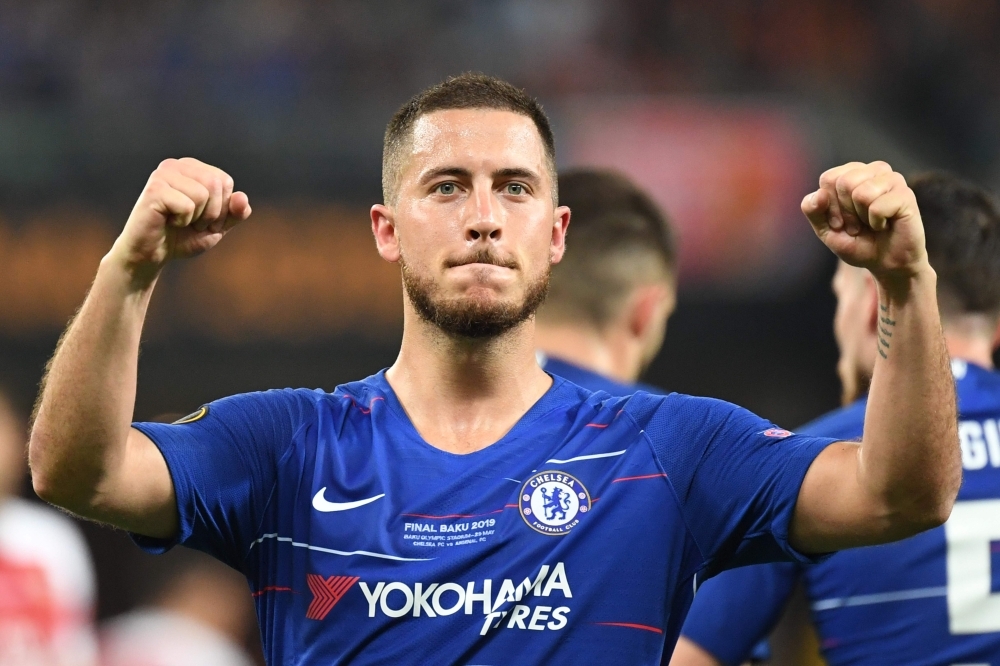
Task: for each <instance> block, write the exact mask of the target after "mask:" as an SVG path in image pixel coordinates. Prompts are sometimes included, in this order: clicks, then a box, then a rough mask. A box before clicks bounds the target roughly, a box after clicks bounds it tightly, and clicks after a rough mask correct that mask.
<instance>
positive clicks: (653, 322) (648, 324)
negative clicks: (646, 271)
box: [628, 283, 672, 338]
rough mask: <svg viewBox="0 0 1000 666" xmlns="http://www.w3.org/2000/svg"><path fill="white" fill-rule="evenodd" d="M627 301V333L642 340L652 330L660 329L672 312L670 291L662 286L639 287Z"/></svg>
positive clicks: (647, 285) (646, 285)
mask: <svg viewBox="0 0 1000 666" xmlns="http://www.w3.org/2000/svg"><path fill="white" fill-rule="evenodd" d="M629 300H630V302H631V303H630V305H629V315H628V325H629V332H631V333H632V335H633V336H634V337H636V338H644V337H645V336H646V334H647V332H648V331H650V330H651V329H653V328H656V329H660V328H662V327H663V324H662V322H663V321H666V319H667V317H669V316H670V313H671V311H672V307H671V298H670V290H669V289H668V288H667V287H666V286H665V285H662V284H655V283H654V284H644V285H640V286H638V287H636V288H635V289H634V290H633V292H632V298H631V299H629Z"/></svg>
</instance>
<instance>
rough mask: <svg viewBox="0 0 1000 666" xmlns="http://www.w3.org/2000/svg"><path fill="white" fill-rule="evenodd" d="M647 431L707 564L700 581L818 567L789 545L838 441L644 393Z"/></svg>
mask: <svg viewBox="0 0 1000 666" xmlns="http://www.w3.org/2000/svg"><path fill="white" fill-rule="evenodd" d="M628 411H630V412H631V413H632V414H633V417H634V418H636V420H637V422H638V423H639V424H640V425H643V424H644V425H643V427H644V429H645V431H646V436H647V437H648V438H649V440H650V443H651V445H652V448H653V453H654V455H655V456H656V458H657V459H658V461H659V462H660V465H661V466H662V467H663V470H664V472H666V474H667V478H668V480H669V482H670V484H671V486H672V487H673V489H674V492H675V494H676V497H677V500H678V502H679V503H680V505H681V510H682V513H683V515H684V518H685V520H686V522H687V528H688V530H689V532H690V534H691V535H692V537H693V539H694V541H695V544H696V545H697V546H698V549H699V550H700V552H701V554H702V557H703V558H704V565H703V567H702V568H701V573H700V575H699V578H708V577H710V576H712V575H714V574H716V573H718V572H719V571H721V570H723V569H725V568H730V567H735V566H742V565H745V564H754V563H762V562H774V561H785V560H792V561H798V562H813V561H816V560H815V559H814V558H811V557H809V556H806V555H804V554H802V553H799V552H798V551H796V550H795V549H794V548H792V546H791V545H789V543H788V531H789V528H790V526H791V521H792V515H793V513H794V511H795V503H796V501H797V500H798V495H799V488H800V487H801V486H802V480H803V479H804V478H805V474H806V471H808V469H809V466H810V465H811V464H812V462H813V460H815V458H816V456H817V455H819V453H820V452H821V451H822V450H823V449H824V448H826V447H827V446H828V445H829V444H831V443H832V442H834V441H836V440H834V439H831V438H824V437H806V436H804V435H795V434H794V433H791V432H789V431H787V430H783V429H781V428H779V427H777V426H775V425H774V424H773V423H770V422H768V421H766V420H764V419H762V418H760V417H758V416H756V415H754V414H752V413H751V412H749V411H747V410H745V409H742V408H740V407H737V406H736V405H733V404H730V403H728V402H724V401H721V400H713V399H709V398H694V397H690V396H684V395H679V394H671V395H669V396H666V397H663V398H657V397H656V396H650V395H647V394H637V395H636V396H635V397H634V398H633V400H631V401H630V403H629V408H628Z"/></svg>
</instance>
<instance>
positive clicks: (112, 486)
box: [28, 158, 250, 538]
mask: <svg viewBox="0 0 1000 666" xmlns="http://www.w3.org/2000/svg"><path fill="white" fill-rule="evenodd" d="M249 215H250V205H249V202H248V200H247V197H246V195H245V194H243V193H241V192H235V193H234V192H233V180H232V178H230V177H229V176H228V175H227V174H226V173H225V172H223V171H221V170H220V169H217V168H215V167H212V166H209V165H207V164H204V163H202V162H199V161H198V160H195V159H191V158H184V159H181V160H165V161H164V162H162V163H161V164H160V166H159V167H158V168H157V169H156V171H154V172H153V174H152V175H151V176H150V178H149V181H148V182H147V183H146V187H145V188H144V189H143V191H142V194H141V195H140V196H139V200H138V201H137V202H136V205H135V208H133V209H132V213H131V215H129V219H128V222H127V223H126V224H125V228H124V230H123V231H122V233H121V235H120V236H119V237H118V240H117V241H115V244H114V246H113V247H112V248H111V251H110V252H108V254H107V255H106V256H105V257H104V258H103V259H102V260H101V265H100V268H99V269H98V271H97V276H96V278H95V279H94V283H93V285H92V286H91V289H90V293H89V294H88V296H87V298H86V300H85V301H84V303H83V306H82V307H81V308H80V311H79V312H78V313H77V315H76V317H74V319H73V321H72V322H71V323H70V325H69V327H68V328H67V330H66V332H65V333H64V334H63V337H62V339H61V340H60V342H59V345H58V347H57V348H56V353H55V355H54V356H53V358H52V360H51V361H50V362H49V366H48V369H47V372H46V377H45V379H44V380H43V384H42V391H41V394H40V396H39V399H38V404H37V407H36V409H35V415H34V419H33V424H32V429H31V438H30V441H29V445H28V456H29V462H30V464H31V477H32V483H33V485H34V488H35V492H36V493H37V494H38V496H39V497H41V498H42V499H44V500H46V501H48V502H51V503H53V504H56V505H59V506H61V507H63V508H65V509H68V510H70V511H72V512H74V513H76V514H79V515H81V516H84V517H86V518H90V519H93V520H98V521H101V522H105V523H109V524H112V525H115V526H117V527H121V528H123V529H126V530H129V531H132V532H136V533H139V534H145V535H147V536H152V537H159V538H171V537H173V536H174V535H175V534H176V532H177V526H178V518H177V508H176V502H175V498H174V489H173V484H172V482H171V478H170V474H169V472H168V470H167V465H166V462H165V461H164V459H163V456H162V455H161V454H160V451H159V449H157V448H156V446H155V445H154V444H153V443H152V442H151V441H150V440H149V438H147V437H146V436H145V435H143V434H142V433H140V432H139V431H138V430H134V429H133V428H131V425H130V424H131V422H132V411H133V409H134V406H135V388H136V374H137V366H138V357H139V340H140V336H141V333H142V324H143V321H144V319H145V315H146V308H147V306H148V304H149V298H150V296H151V295H152V292H153V287H154V286H155V284H156V280H157V278H158V276H159V274H160V271H161V270H162V269H163V267H164V266H165V265H166V263H167V262H168V261H170V260H171V259H175V258H182V257H189V256H193V255H196V254H200V253H201V252H204V251H205V250H207V249H209V248H211V247H213V246H214V245H215V244H216V243H218V242H219V240H220V239H221V238H222V236H223V235H225V233H226V232H227V231H228V230H229V229H230V228H232V227H233V226H234V225H235V224H237V223H239V222H241V221H243V220H245V219H246V218H247V217H248V216H249Z"/></svg>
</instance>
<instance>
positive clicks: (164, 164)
mask: <svg viewBox="0 0 1000 666" xmlns="http://www.w3.org/2000/svg"><path fill="white" fill-rule="evenodd" d="M176 164H177V160H176V159H174V158H173V157H168V158H167V159H165V160H163V161H161V162H160V164H159V165H158V166H157V167H156V168H157V169H172V168H173V167H174V165H176Z"/></svg>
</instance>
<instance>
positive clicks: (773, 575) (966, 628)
mask: <svg viewBox="0 0 1000 666" xmlns="http://www.w3.org/2000/svg"><path fill="white" fill-rule="evenodd" d="M912 188H913V191H914V192H915V194H916V199H917V203H918V205H919V206H920V211H921V216H922V218H923V220H924V226H925V230H926V235H927V252H928V255H929V258H930V263H931V265H932V266H933V267H934V269H935V270H936V271H937V274H938V299H939V301H938V302H939V304H940V307H941V318H942V321H943V323H944V335H945V341H946V343H947V347H948V351H949V353H950V354H951V358H952V362H951V367H952V371H953V373H954V379H955V383H956V387H957V391H958V406H959V414H960V416H959V419H960V423H959V434H960V436H961V449H962V464H963V467H964V468H965V473H966V476H965V483H964V485H963V486H962V489H961V491H959V495H958V503H957V504H956V505H955V509H954V511H953V513H952V515H951V518H949V520H948V522H947V523H945V525H944V526H943V527H939V528H936V529H934V530H931V531H929V532H924V533H923V534H920V535H917V536H914V537H912V538H910V539H906V540H904V541H900V542H897V543H894V544H890V545H883V546H876V547H871V548H858V549H855V550H848V551H845V552H843V553H838V554H837V555H834V556H833V557H831V558H830V559H829V560H827V561H826V562H823V563H822V564H817V565H813V566H808V567H805V568H801V567H799V566H796V565H788V564H778V565H764V566H754V567H746V568H743V569H737V570H734V571H729V572H726V573H724V574H722V575H721V576H719V577H718V578H717V579H714V580H710V581H707V582H706V583H705V585H704V586H703V587H702V589H701V590H699V592H698V595H697V596H696V598H695V602H694V604H693V606H692V609H691V612H690V615H689V616H688V619H687V621H686V623H685V625H684V630H683V636H684V637H683V638H682V639H681V641H680V642H679V644H678V647H677V650H676V652H675V654H674V658H673V661H672V662H671V664H672V665H673V666H709V665H714V664H720V663H721V664H737V663H739V662H740V661H741V660H742V659H743V658H744V657H745V656H746V654H747V652H748V651H749V648H750V646H751V645H753V644H754V642H755V641H757V640H759V639H760V638H762V637H764V636H766V634H767V633H768V632H769V630H770V629H771V625H772V624H773V623H774V621H775V619H776V618H777V616H778V615H779V614H780V612H781V609H782V607H783V606H784V604H785V602H786V601H787V599H788V595H789V593H790V591H791V589H792V587H793V585H794V583H795V581H796V580H797V579H798V578H799V577H800V576H802V577H803V578H804V580H805V585H806V589H807V592H808V595H809V598H810V602H811V606H812V612H813V619H814V621H815V624H816V626H817V629H818V630H819V634H820V638H821V646H822V650H823V654H824V656H825V657H826V659H827V661H828V662H829V663H830V664H831V665H832V666H837V665H839V664H872V665H873V666H874V665H876V664H890V663H891V664H986V663H989V664H998V663H1000V594H998V593H997V591H998V585H997V581H998V580H1000V558H998V556H997V547H996V544H997V543H998V542H1000V433H998V429H997V423H998V419H1000V373H997V372H995V371H994V370H993V360H992V351H993V349H994V348H995V347H996V345H997V342H998V324H1000V208H998V204H997V202H996V201H995V200H994V199H993V198H992V197H991V196H990V195H989V194H987V193H986V192H984V191H983V190H981V189H979V188H978V187H975V186H973V185H969V184H967V183H963V182H961V181H959V180H957V179H955V178H953V177H951V176H947V175H941V174H936V175H928V176H923V177H921V178H918V179H916V180H915V181H914V182H913V183H912ZM833 289H834V292H835V293H836V295H837V314H836V317H835V320H834V331H835V333H836V337H837V343H838V345H839V347H840V362H839V364H838V366H837V371H838V374H839V375H840V378H841V382H842V385H843V389H844V392H843V401H844V405H845V406H844V407H843V408H842V409H839V410H837V411H834V412H831V413H830V414H827V415H826V416H823V417H821V418H819V419H817V420H816V421H813V422H812V423H810V424H808V425H806V426H804V427H803V428H802V429H801V432H804V433H809V434H812V435H822V436H829V437H836V438H838V439H854V438H858V437H862V433H863V431H864V426H865V410H866V404H867V403H868V402H870V401H871V399H872V398H871V395H872V393H871V391H874V390H875V387H874V385H873V387H872V389H871V391H869V388H868V387H869V384H870V383H871V382H872V381H873V372H874V373H875V375H876V377H877V373H878V365H879V359H881V358H883V356H887V355H889V354H891V353H893V352H894V351H895V349H896V344H897V341H896V338H895V335H894V331H893V329H892V322H893V321H895V320H894V318H893V317H892V315H891V314H888V313H886V312H884V311H883V310H882V309H881V306H880V305H879V297H878V293H877V288H876V285H875V283H874V281H873V280H872V278H871V277H870V276H869V275H868V274H867V273H865V272H864V271H862V270H859V269H857V268H854V267H853V266H849V265H847V264H846V263H843V262H841V264H840V266H839V268H838V269H837V273H836V275H835V277H834V280H833ZM897 326H898V322H897ZM866 394H867V395H866Z"/></svg>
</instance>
